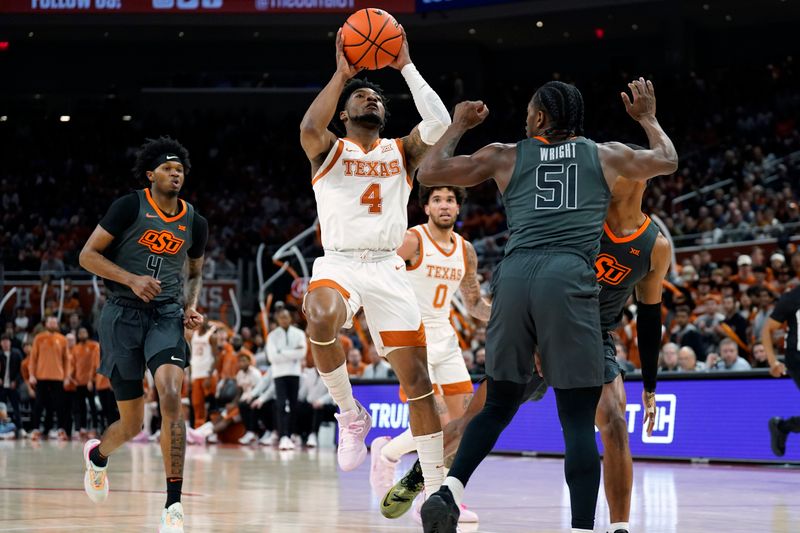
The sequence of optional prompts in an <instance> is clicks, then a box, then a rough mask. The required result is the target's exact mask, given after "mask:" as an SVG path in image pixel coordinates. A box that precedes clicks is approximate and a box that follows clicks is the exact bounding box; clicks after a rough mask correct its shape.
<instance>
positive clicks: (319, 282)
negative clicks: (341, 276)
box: [306, 279, 350, 300]
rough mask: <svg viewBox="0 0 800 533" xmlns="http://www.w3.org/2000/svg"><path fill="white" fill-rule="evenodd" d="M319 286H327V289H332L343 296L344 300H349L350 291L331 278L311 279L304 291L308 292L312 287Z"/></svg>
mask: <svg viewBox="0 0 800 533" xmlns="http://www.w3.org/2000/svg"><path fill="white" fill-rule="evenodd" d="M320 287H328V288H329V289H334V290H335V291H337V292H338V293H339V294H341V295H342V296H344V299H345V300H349V299H350V292H348V291H347V289H345V288H344V287H342V286H341V285H339V284H338V283H336V282H335V281H333V280H332V279H318V280H315V281H312V282H311V283H309V284H308V290H307V291H306V292H307V293H309V292H311V291H313V290H314V289H319V288H320Z"/></svg>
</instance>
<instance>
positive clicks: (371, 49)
mask: <svg viewBox="0 0 800 533" xmlns="http://www.w3.org/2000/svg"><path fill="white" fill-rule="evenodd" d="M342 38H343V40H344V55H345V56H346V57H347V60H348V61H349V62H350V64H351V65H353V66H354V67H358V68H364V69H368V70H377V69H379V68H383V67H385V66H387V65H389V64H390V63H391V62H392V61H394V60H395V59H396V58H397V54H399V53H400V47H401V46H403V32H402V31H401V30H400V24H398V23H397V21H396V20H395V19H394V17H393V16H391V15H390V14H389V13H387V12H386V11H383V10H382V9H373V8H368V9H362V10H360V11H356V12H355V13H353V14H352V15H350V18H348V19H347V21H346V22H345V23H344V26H343V27H342Z"/></svg>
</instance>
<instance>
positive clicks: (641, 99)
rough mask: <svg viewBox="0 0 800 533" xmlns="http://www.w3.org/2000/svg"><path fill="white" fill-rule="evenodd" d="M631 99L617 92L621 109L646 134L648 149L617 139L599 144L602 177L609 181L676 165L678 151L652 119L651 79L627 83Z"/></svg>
mask: <svg viewBox="0 0 800 533" xmlns="http://www.w3.org/2000/svg"><path fill="white" fill-rule="evenodd" d="M628 87H629V88H630V90H631V94H632V95H633V101H631V98H630V97H629V96H628V94H627V93H624V92H623V93H621V95H622V101H623V103H624V104H625V110H626V111H627V112H628V114H629V115H630V116H631V118H632V119H633V120H635V121H636V122H638V123H639V125H640V126H641V127H642V129H644V132H645V133H646V134H647V140H648V142H649V145H650V149H648V150H633V149H631V148H629V147H628V146H625V145H624V144H621V143H613V142H612V143H603V144H601V145H599V148H600V157H601V160H602V161H603V163H604V164H603V170H604V171H605V174H606V178H607V179H609V178H610V181H611V182H612V183H611V184H613V181H614V180H615V179H616V176H625V177H627V178H630V179H633V180H639V181H643V180H648V179H650V178H653V177H655V176H663V175H667V174H672V173H673V172H675V171H676V170H677V169H678V152H677V151H676V150H675V145H674V144H672V140H671V139H670V138H669V136H668V135H667V133H666V132H665V131H664V130H663V129H662V128H661V125H660V124H659V123H658V120H657V119H656V95H655V89H654V87H653V82H651V81H649V80H645V79H644V78H639V79H638V80H634V81H632V82H631V83H629V84H628Z"/></svg>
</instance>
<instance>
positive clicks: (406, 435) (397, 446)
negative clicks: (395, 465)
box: [381, 428, 417, 462]
mask: <svg viewBox="0 0 800 533" xmlns="http://www.w3.org/2000/svg"><path fill="white" fill-rule="evenodd" d="M416 449H417V443H416V442H414V436H413V435H412V434H411V428H408V429H407V430H405V431H404V432H402V433H400V434H399V435H398V436H396V437H395V438H393V439H392V440H390V441H389V443H388V444H386V445H385V446H384V447H383V448H381V456H382V457H383V458H384V459H388V460H389V461H392V462H397V461H399V460H400V458H401V457H402V456H404V455H405V454H407V453H411V452H413V451H414V450H416Z"/></svg>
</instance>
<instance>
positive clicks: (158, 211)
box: [144, 189, 186, 222]
mask: <svg viewBox="0 0 800 533" xmlns="http://www.w3.org/2000/svg"><path fill="white" fill-rule="evenodd" d="M144 195H145V197H146V198H147V201H148V203H149V204H150V207H152V208H153V209H155V211H156V214H157V215H158V216H159V217H160V218H161V220H163V221H164V222H175V221H176V220H178V219H180V218H181V217H183V215H185V214H186V202H184V201H183V200H180V202H181V206H182V207H183V208H182V209H181V212H180V213H178V214H177V215H175V216H174V217H169V216H167V215H165V214H164V212H163V211H162V210H161V208H160V207H158V204H156V202H155V200H153V197H152V196H150V189H145V190H144Z"/></svg>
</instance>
